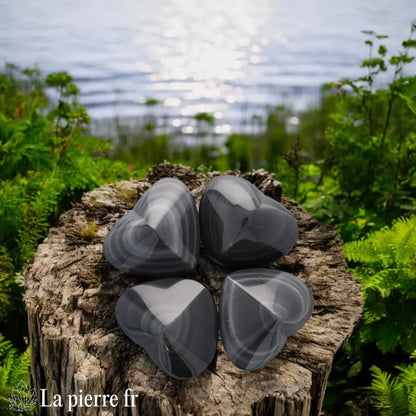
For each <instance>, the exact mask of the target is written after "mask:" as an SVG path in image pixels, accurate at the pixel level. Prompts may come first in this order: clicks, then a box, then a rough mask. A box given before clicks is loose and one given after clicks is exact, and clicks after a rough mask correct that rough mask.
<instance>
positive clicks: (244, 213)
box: [199, 175, 298, 268]
mask: <svg viewBox="0 0 416 416" xmlns="http://www.w3.org/2000/svg"><path fill="white" fill-rule="evenodd" d="M199 218H200V226H201V238H202V243H203V246H204V248H205V249H206V251H207V253H208V254H209V256H210V257H211V258H212V259H213V260H214V261H216V262H217V263H218V264H220V265H222V266H224V267H230V268H237V267H254V266H264V265H267V264H268V263H270V262H272V261H274V260H276V259H278V258H279V257H281V256H283V255H284V254H287V253H288V252H289V251H290V250H291V249H292V248H293V246H294V245H295V243H296V240H297V238H298V226H297V222H296V219H295V218H294V216H293V215H292V213H291V212H290V211H289V210H287V209H286V208H285V207H284V206H283V205H282V204H280V203H279V202H277V201H275V200H274V199H272V198H269V197H268V196H265V195H264V194H263V193H262V192H261V191H259V190H258V189H257V188H256V187H255V186H254V185H253V184H251V183H250V182H248V181H246V180H245V179H243V178H240V177H237V176H231V175H224V176H217V177H216V178H214V179H212V180H211V181H210V182H209V183H208V185H207V186H206V188H205V190H204V192H203V194H202V198H201V203H200V207H199Z"/></svg>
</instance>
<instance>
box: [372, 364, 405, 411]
mask: <svg viewBox="0 0 416 416" xmlns="http://www.w3.org/2000/svg"><path fill="white" fill-rule="evenodd" d="M370 371H371V373H372V375H373V380H372V382H371V386H370V391H371V395H372V400H373V404H374V406H375V407H376V408H377V409H378V410H379V411H380V414H381V415H382V416H407V415H408V408H409V405H408V400H407V394H406V389H405V388H404V386H403V384H402V383H400V382H399V380H397V379H395V378H393V377H392V375H391V374H388V373H385V372H384V371H382V370H381V369H380V368H378V367H376V366H373V367H371V368H370Z"/></svg>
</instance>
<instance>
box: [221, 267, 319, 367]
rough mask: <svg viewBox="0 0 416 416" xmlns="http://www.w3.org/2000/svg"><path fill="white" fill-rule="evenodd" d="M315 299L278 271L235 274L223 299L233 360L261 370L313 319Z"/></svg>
mask: <svg viewBox="0 0 416 416" xmlns="http://www.w3.org/2000/svg"><path fill="white" fill-rule="evenodd" d="M312 310H313V297H312V293H311V291H310V290H309V288H308V286H307V285H306V284H305V283H304V282H303V281H302V280H301V279H299V278H298V277H296V276H293V275H292V274H290V273H286V272H282V271H280V270H275V269H246V270H241V271H238V272H234V273H231V274H230V275H228V276H227V277H226V279H225V280H224V282H223V286H222V289H221V296H220V312H219V313H220V333H221V339H222V342H223V344H224V347H225V350H226V352H227V354H228V357H229V358H230V360H231V361H232V362H233V363H234V364H235V365H236V366H237V367H239V368H241V369H243V370H248V371H253V370H258V369H260V368H263V367H264V366H265V365H266V364H267V363H268V362H269V361H271V360H272V359H273V358H274V357H276V355H277V354H278V353H279V352H280V350H281V349H282V348H283V346H284V344H285V342H286V339H287V337H289V336H291V335H293V334H295V333H296V332H297V331H298V330H299V329H300V328H301V327H302V326H303V325H304V324H305V322H306V321H307V320H308V319H309V317H310V316H311V314H312Z"/></svg>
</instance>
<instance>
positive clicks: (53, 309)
mask: <svg viewBox="0 0 416 416" xmlns="http://www.w3.org/2000/svg"><path fill="white" fill-rule="evenodd" d="M227 173H230V172H227ZM219 174H220V173H218V172H217V173H215V172H214V173H207V174H202V173H196V172H194V171H193V170H192V169H190V168H187V167H183V166H179V165H167V164H164V165H159V166H157V167H155V168H153V169H152V170H151V171H150V173H149V174H148V176H147V177H146V178H144V179H142V180H131V181H123V182H119V183H116V184H111V185H106V186H102V187H101V188H98V189H95V190H93V191H91V192H88V193H86V194H85V195H84V197H83V199H82V203H80V204H77V205H75V206H74V207H73V208H72V209H71V210H70V211H68V212H66V213H65V214H63V215H62V216H61V219H60V225H59V226H58V227H56V228H52V229H50V231H49V234H48V237H47V238H46V239H45V240H44V242H43V243H42V244H41V245H40V246H39V247H38V250H37V253H36V255H35V258H34V260H33V263H32V264H31V265H29V266H28V267H27V269H26V271H25V282H26V294H25V303H26V307H27V311H28V317H29V334H30V344H31V348H32V377H33V384H34V387H35V388H36V389H38V391H39V389H45V388H46V389H47V390H48V396H49V397H53V395H54V394H60V395H61V396H62V397H66V396H67V395H69V394H74V393H77V392H78V391H79V390H80V389H82V390H83V391H84V392H86V393H88V394H104V393H107V394H116V395H118V396H119V397H120V398H121V397H122V396H123V393H124V391H125V390H126V389H127V388H131V389H132V390H133V393H134V394H137V395H138V397H137V399H136V403H135V405H136V407H134V408H123V407H122V406H119V407H117V408H112V407H109V406H107V407H101V408H99V407H92V408H89V409H87V408H82V409H81V408H77V409H74V411H73V412H72V413H71V414H76V415H84V414H85V415H107V416H108V415H114V416H115V415H126V416H127V415H145V416H153V415H160V416H168V415H175V416H179V415H181V416H182V415H183V416H184V415H192V416H214V415H216V416H231V415H241V416H242V415H244V416H246V415H296V416H298V415H318V414H319V412H320V409H321V405H322V400H323V395H324V392H325V387H326V381H327V378H328V375H329V372H330V369H331V365H332V361H333V357H334V354H335V353H336V351H337V350H338V349H339V348H340V347H341V345H342V344H343V343H344V342H345V340H346V339H347V338H348V337H349V336H350V335H351V332H352V331H353V329H354V327H355V326H356V325H357V323H358V320H359V317H360V315H361V312H362V298H361V295H360V287H359V284H358V283H357V282H356V281H355V280H353V279H352V278H351V276H350V275H349V274H348V273H347V272H346V264H345V260H344V256H343V251H342V241H341V239H340V236H339V235H338V234H337V233H336V232H335V231H334V230H333V229H332V228H330V227H329V226H327V225H324V224H322V223H320V222H318V221H317V220H316V219H315V218H314V217H313V216H312V215H311V214H310V213H308V212H306V211H305V210H304V209H303V208H302V207H301V206H300V205H299V204H298V203H297V202H295V201H293V200H291V199H288V198H285V197H283V196H282V197H281V186H280V184H279V183H278V182H277V181H275V180H274V178H273V175H272V174H270V173H268V172H266V171H264V170H258V171H254V172H252V173H247V174H244V175H241V176H243V177H244V178H246V179H247V180H249V181H250V182H253V183H254V184H255V185H256V186H257V187H258V188H259V189H260V190H261V191H263V192H264V193H265V194H266V195H269V196H271V197H272V198H275V199H277V200H279V199H280V197H281V203H282V204H283V205H285V206H286V207H287V208H288V209H289V210H290V211H291V212H292V213H293V214H294V215H295V217H296V219H297V221H298V225H299V239H298V242H297V244H296V246H295V248H294V249H293V250H292V251H291V252H290V253H289V254H288V255H286V256H285V257H283V258H282V259H280V260H279V261H278V262H276V263H274V264H273V266H274V267H277V268H279V269H282V270H285V271H288V272H290V273H293V274H295V275H296V276H298V277H300V278H301V279H303V280H304V281H305V282H306V283H307V284H308V286H309V287H310V289H311V291H312V293H313V296H314V300H315V309H314V312H313V315H312V317H311V318H310V320H309V321H308V322H307V323H306V325H305V326H304V327H303V328H302V329H301V330H300V331H299V332H298V333H297V334H295V335H294V336H292V337H290V338H289V339H288V340H287V343H286V345H285V347H284V348H283V350H282V351H281V353H280V354H279V355H278V356H277V358H275V359H274V360H273V361H271V362H270V363H269V364H268V365H267V366H266V367H265V368H264V369H262V370H259V371H255V372H252V373H249V372H246V371H243V370H240V369H238V368H237V367H235V366H234V365H233V364H232V363H231V361H230V360H229V359H228V358H227V355H226V354H225V351H224V348H223V346H222V344H221V341H219V343H218V354H217V360H216V365H215V367H213V368H210V369H207V370H206V371H205V372H204V373H203V374H202V375H201V376H199V377H197V378H195V379H192V380H190V381H178V380H175V379H172V378H170V377H168V376H166V375H165V374H164V373H163V372H162V371H161V370H159V369H158V368H157V367H156V366H155V365H154V364H153V363H152V362H151V361H150V359H149V358H148V356H147V355H146V353H145V352H144V350H143V349H142V348H140V347H138V346H137V345H135V344H133V343H132V342H131V341H130V340H129V339H128V338H127V337H126V336H125V335H124V334H123V333H122V332H121V330H120V328H119V327H118V325H117V322H116V319H115V315H114V307H115V304H116V302H117V300H118V298H119V297H120V295H121V294H122V293H123V292H124V290H125V289H126V288H127V287H131V286H134V285H136V284H138V283H140V281H141V280H140V279H138V278H136V277H133V276H129V275H125V274H122V273H120V272H118V271H117V270H115V269H114V268H113V267H111V266H110V265H109V264H108V263H107V262H106V260H105V259H104V258H103V255H102V245H103V241H104V239H105V237H106V235H107V233H108V231H109V230H110V229H111V227H112V226H113V225H114V223H115V222H116V221H117V220H118V219H119V218H120V217H121V216H122V215H124V214H125V213H126V212H127V211H128V210H130V209H131V208H133V206H134V205H135V204H136V202H137V200H138V198H139V197H140V196H141V195H142V194H143V193H144V192H145V191H146V190H147V189H148V188H149V187H150V186H151V184H152V183H154V182H155V181H156V180H158V179H161V178H163V177H177V178H179V179H180V180H182V181H183V182H184V183H185V184H186V185H187V186H188V187H189V189H190V190H191V193H192V195H193V196H194V198H195V201H196V203H197V204H198V202H199V199H200V196H201V193H202V190H203V188H204V186H205V184H206V183H207V182H208V181H209V180H210V179H211V178H212V177H213V176H215V175H219ZM232 174H235V173H232ZM226 275H227V270H224V269H222V268H221V267H219V266H218V265H216V264H214V263H213V262H211V261H210V260H209V259H208V257H207V256H206V255H205V253H204V250H203V249H201V253H200V259H199V264H198V268H197V271H196V273H195V274H194V275H193V276H189V277H192V278H194V279H196V280H198V281H200V282H202V283H203V284H205V285H206V286H207V287H208V289H209V290H210V291H211V293H212V295H213V296H214V299H215V300H216V302H218V295H219V289H220V287H221V282H222V280H223V279H224V277H225V276H226ZM40 410H41V412H40V414H41V415H43V414H48V415H61V414H67V409H64V408H49V409H40Z"/></svg>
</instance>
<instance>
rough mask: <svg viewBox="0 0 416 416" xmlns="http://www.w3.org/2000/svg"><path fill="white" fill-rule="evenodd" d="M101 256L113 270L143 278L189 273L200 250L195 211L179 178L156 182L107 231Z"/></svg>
mask: <svg viewBox="0 0 416 416" xmlns="http://www.w3.org/2000/svg"><path fill="white" fill-rule="evenodd" d="M103 252H104V256H105V257H106V259H107V260H108V261H109V263H111V264H112V265H113V266H114V267H115V268H116V269H118V270H121V271H122V272H125V273H131V274H136V275H140V276H144V277H154V276H174V275H176V276H177V275H180V274H183V273H187V272H190V271H191V270H192V269H193V268H194V267H195V266H196V263H197V259H198V253H199V224H198V213H197V210H196V207H195V204H194V200H193V198H192V195H191V193H190V192H189V190H188V188H187V187H186V186H185V185H184V184H183V183H182V182H181V181H180V180H178V179H174V178H164V179H161V180H159V181H158V182H156V183H155V184H154V185H153V186H152V187H151V188H149V189H148V190H147V191H146V192H145V193H144V194H143V195H142V197H141V198H140V199H139V201H138V202H137V204H136V206H135V207H134V208H133V209H132V210H131V211H130V212H128V213H127V214H126V215H124V217H122V218H121V219H120V220H119V221H118V222H117V223H116V224H115V225H114V226H113V228H112V229H111V230H110V232H109V233H108V236H107V238H106V239H105V241H104V247H103Z"/></svg>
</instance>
